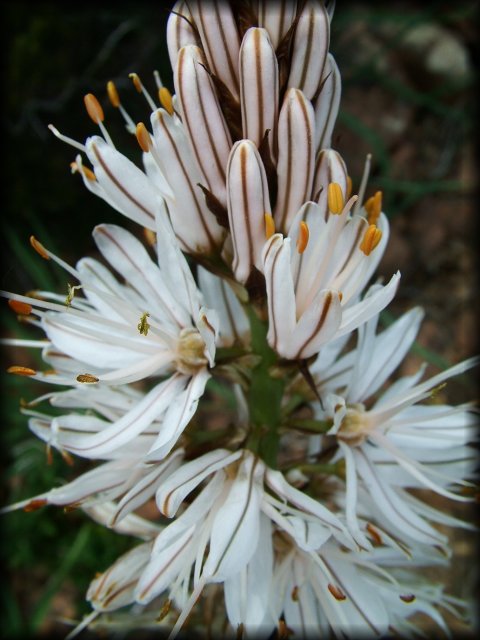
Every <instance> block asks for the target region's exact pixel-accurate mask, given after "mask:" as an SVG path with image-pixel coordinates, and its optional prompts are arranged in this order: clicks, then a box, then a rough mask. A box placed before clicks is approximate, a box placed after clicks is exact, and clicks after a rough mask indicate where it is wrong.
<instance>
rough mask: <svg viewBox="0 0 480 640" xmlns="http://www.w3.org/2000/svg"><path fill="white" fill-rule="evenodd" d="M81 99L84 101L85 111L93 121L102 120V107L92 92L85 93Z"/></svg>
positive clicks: (97, 122) (98, 121)
mask: <svg viewBox="0 0 480 640" xmlns="http://www.w3.org/2000/svg"><path fill="white" fill-rule="evenodd" d="M83 101H84V103H85V108H86V110H87V113H88V115H89V116H90V118H91V119H92V120H93V121H94V123H95V124H99V123H100V122H103V121H104V119H105V116H104V115H103V109H102V107H101V106H100V103H99V101H98V100H97V99H96V97H95V96H94V95H93V93H87V95H86V96H85V97H84V98H83Z"/></svg>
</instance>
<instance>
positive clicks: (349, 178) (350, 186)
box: [345, 176, 353, 200]
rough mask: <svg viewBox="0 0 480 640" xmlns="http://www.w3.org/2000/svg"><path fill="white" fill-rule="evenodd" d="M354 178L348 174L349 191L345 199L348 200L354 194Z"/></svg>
mask: <svg viewBox="0 0 480 640" xmlns="http://www.w3.org/2000/svg"><path fill="white" fill-rule="evenodd" d="M352 188H353V185H352V179H351V177H350V176H347V192H346V194H345V199H346V200H348V199H349V198H350V196H351V195H352Z"/></svg>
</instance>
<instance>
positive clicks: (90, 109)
mask: <svg viewBox="0 0 480 640" xmlns="http://www.w3.org/2000/svg"><path fill="white" fill-rule="evenodd" d="M83 102H84V103H85V108H86V110H87V113H88V115H89V116H90V118H91V119H92V120H93V122H94V123H95V124H97V125H98V126H99V127H100V131H101V132H102V134H103V137H104V138H105V140H106V141H107V142H108V144H109V145H110V146H112V147H113V148H114V149H115V145H114V144H113V141H112V139H111V138H110V136H109V134H108V131H107V130H106V129H105V126H104V124H103V121H104V120H105V115H104V113H103V109H102V107H101V106H100V103H99V101H98V100H97V98H96V97H95V96H94V95H93V93H87V95H86V96H84V98H83Z"/></svg>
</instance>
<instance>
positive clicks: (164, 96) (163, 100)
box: [158, 87, 173, 116]
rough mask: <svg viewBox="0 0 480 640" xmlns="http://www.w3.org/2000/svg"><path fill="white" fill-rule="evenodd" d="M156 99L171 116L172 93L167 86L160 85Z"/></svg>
mask: <svg viewBox="0 0 480 640" xmlns="http://www.w3.org/2000/svg"><path fill="white" fill-rule="evenodd" d="M158 99H159V100H160V104H161V105H162V107H163V108H164V109H165V111H167V112H168V113H169V114H170V115H171V116H173V101H172V94H171V93H170V91H169V90H168V89H167V87H160V89H159V90H158Z"/></svg>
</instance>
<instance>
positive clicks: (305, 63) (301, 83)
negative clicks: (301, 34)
mask: <svg viewBox="0 0 480 640" xmlns="http://www.w3.org/2000/svg"><path fill="white" fill-rule="evenodd" d="M314 21H315V11H314V9H313V8H312V9H310V21H309V24H308V36H307V48H306V51H305V56H304V59H303V67H302V74H301V76H300V81H299V83H298V89H303V87H304V86H305V80H306V78H307V72H308V67H309V66H310V57H311V54H312V45H313V26H314Z"/></svg>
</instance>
